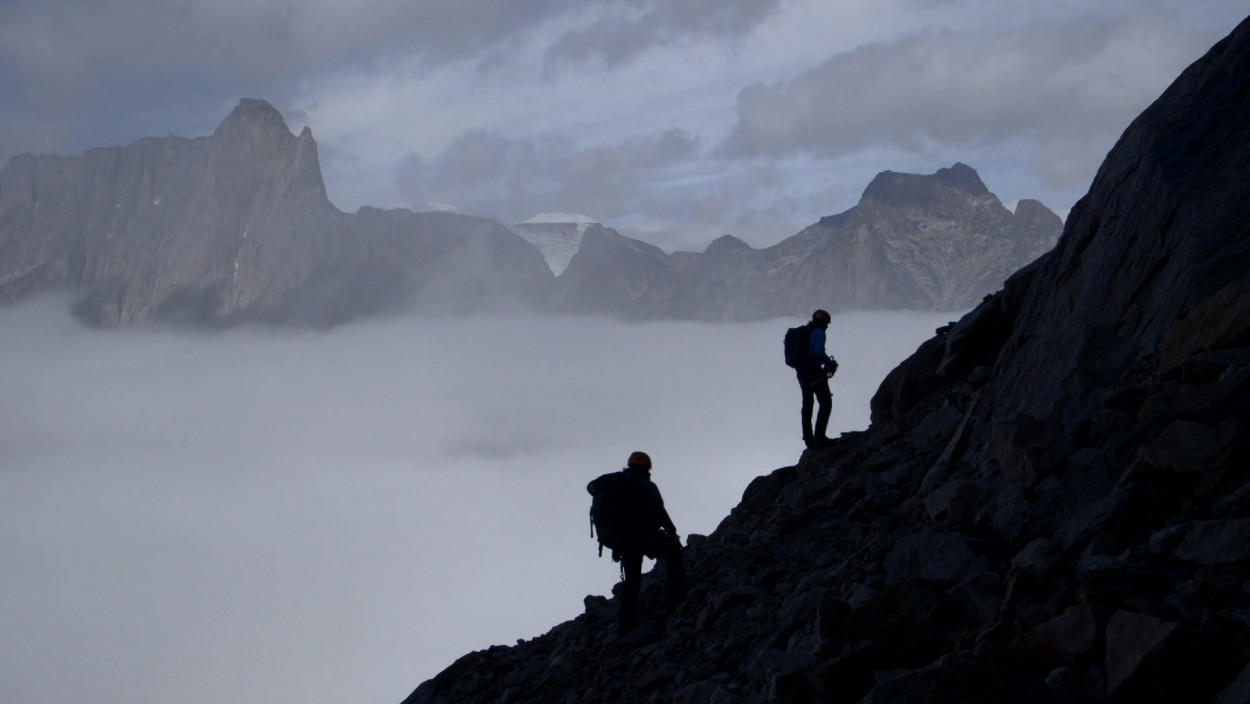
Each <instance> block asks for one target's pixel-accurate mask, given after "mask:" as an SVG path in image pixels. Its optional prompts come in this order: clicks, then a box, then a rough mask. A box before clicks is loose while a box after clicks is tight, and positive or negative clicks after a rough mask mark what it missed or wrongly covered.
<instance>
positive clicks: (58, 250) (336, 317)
mask: <svg viewBox="0 0 1250 704" xmlns="http://www.w3.org/2000/svg"><path fill="white" fill-rule="evenodd" d="M551 278H552V277H551V273H550V271H549V270H548V269H547V267H546V265H545V264H544V263H543V261H542V257H541V255H540V254H539V253H538V252H537V251H536V250H534V249H533V248H532V247H530V246H529V245H528V244H527V243H525V242H524V241H523V240H521V239H520V238H519V237H517V236H516V235H515V234H514V233H512V232H510V231H509V230H508V229H507V228H505V227H503V226H502V225H499V224H498V223H496V222H494V221H491V220H484V219H480V218H470V217H465V216H460V215H453V214H450V213H420V214H416V213H411V212H408V211H406V210H391V211H382V210H376V209H373V208H364V209H362V210H361V211H360V212H359V213H356V214H346V213H342V212H340V211H338V210H337V209H336V208H335V207H334V206H333V205H332V204H331V203H330V201H329V200H328V199H327V198H326V192H325V186H324V184H323V182H322V179H321V170H320V167H319V165H318V160H317V145H316V143H315V142H314V141H313V138H312V133H311V132H310V131H309V130H308V128H304V131H303V133H301V134H300V135H299V136H298V137H296V136H295V135H293V134H291V132H290V130H288V129H287V126H286V124H285V122H283V120H282V116H281V115H279V114H278V111H277V110H275V109H274V108H273V107H272V106H270V105H269V104H268V103H265V102H263V101H259V100H247V99H245V100H243V101H242V102H240V103H239V106H238V107H237V108H236V109H235V110H234V111H233V112H232V113H231V114H230V115H229V116H228V117H227V118H226V119H225V121H223V122H222V123H221V126H219V127H218V128H217V130H216V131H215V132H214V133H213V134H212V135H211V136H209V137H200V138H196V139H182V138H178V137H168V138H162V139H142V140H139V141H138V142H135V143H134V144H131V145H129V146H125V147H112V148H107V149H92V150H90V151H88V152H86V153H85V154H83V155H82V156H78V157H58V156H35V155H31V154H26V155H22V156H18V157H15V158H14V159H12V160H11V161H10V163H9V164H8V165H7V166H6V167H5V168H4V170H3V171H0V303H8V302H12V301H16V300H20V299H21V298H24V297H26V296H27V295H30V294H32V293H38V292H40V291H44V290H49V289H54V288H74V289H77V290H79V291H82V292H83V293H84V294H85V296H86V298H85V300H84V301H83V302H82V304H81V305H79V307H78V311H77V312H78V314H79V315H80V316H81V317H83V318H84V319H86V320H87V321H89V322H92V323H95V324H100V325H111V324H115V323H118V322H138V321H144V320H156V321H174V322H190V323H200V324H227V323H232V322H242V321H249V320H266V321H280V322H295V323H310V324H329V323H334V322H339V321H343V320H347V319H350V318H352V317H354V316H357V315H362V314H369V313H377V312H380V311H384V310H391V309H396V308H401V307H408V306H412V305H416V306H425V307H428V308H433V309H436V310H443V311H446V310H451V311H456V310H461V309H465V308H468V309H473V308H476V307H480V306H482V305H487V304H489V303H490V302H491V301H493V300H494V299H495V298H501V297H502V298H508V297H511V298H521V299H528V300H531V301H533V302H539V300H540V299H541V297H542V296H543V295H545V291H546V288H547V287H548V286H549V285H550V281H551Z"/></svg>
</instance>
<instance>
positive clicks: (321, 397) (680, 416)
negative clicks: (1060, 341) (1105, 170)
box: [0, 297, 956, 704]
mask: <svg viewBox="0 0 1250 704" xmlns="http://www.w3.org/2000/svg"><path fill="white" fill-rule="evenodd" d="M67 309H68V302H67V300H66V299H63V298H56V297H52V298H44V299H40V300H36V301H32V302H30V303H26V304H23V305H21V306H18V307H15V308H9V309H6V310H3V311H0V330H3V331H4V333H3V335H0V556H3V560H4V569H3V571H0V627H2V629H3V632H4V638H3V639H2V640H0V701H7V702H36V701H37V702H41V703H44V704H59V703H62V702H64V703H67V704H68V703H69V702H81V701H91V702H94V703H96V704H114V703H116V704H122V703H123V702H124V703H126V704H144V703H152V704H157V703H160V704H165V703H166V702H170V701H194V702H198V703H201V704H247V703H252V702H255V703H261V702H274V701H298V702H302V703H304V704H332V703H333V704H339V703H345V702H361V701H370V702H387V701H399V700H401V699H403V697H405V696H406V695H407V694H408V692H410V691H411V690H412V689H413V688H414V687H415V686H416V685H417V684H419V683H420V682H421V681H423V680H425V679H428V678H429V677H431V676H433V675H434V674H436V673H437V672H439V671H440V670H441V669H442V668H444V667H446V666H447V665H449V664H450V663H451V662H452V661H453V660H455V659H456V658H457V657H459V656H460V655H462V654H464V653H467V652H469V651H472V650H477V649H481V648H485V647H488V646H490V645H494V644H511V643H513V642H515V641H516V640H517V639H519V638H532V637H535V636H538V635H541V634H542V633H544V632H546V631H547V630H549V629H550V628H551V627H552V626H554V625H556V624H557V623H559V622H561V621H564V620H567V619H570V618H573V617H574V616H576V615H577V614H578V613H580V611H581V609H582V598H583V597H584V596H585V595H587V594H609V593H610V590H611V588H612V585H613V584H614V583H615V581H616V580H617V577H618V573H617V566H616V565H615V564H613V563H612V562H611V560H609V559H608V558H607V557H606V556H605V557H603V558H599V557H597V548H596V543H595V542H594V541H593V540H591V539H590V537H589V524H588V519H587V509H588V508H589V496H588V495H587V494H586V491H585V485H586V483H587V482H588V481H589V480H590V479H593V478H594V477H595V476H598V475H599V474H602V473H604V472H608V471H613V470H615V469H619V468H620V467H621V466H622V464H623V462H624V460H625V458H626V457H627V456H628V454H629V453H630V452H631V451H633V450H645V451H647V452H648V453H650V454H651V456H652V457H653V459H654V462H655V469H654V471H653V473H652V477H653V479H654V480H655V481H656V483H657V484H658V485H659V487H660V489H661V490H662V491H663V493H664V497H665V501H666V503H667V505H668V508H669V512H670V513H671V514H672V516H673V519H674V521H675V522H676V524H677V527H678V530H679V531H680V532H681V533H682V534H683V536H684V535H687V534H690V533H702V534H707V533H710V532H712V531H713V530H714V529H715V528H716V526H717V524H718V523H719V522H720V520H721V519H722V518H723V517H724V516H725V515H726V514H727V513H728V512H729V510H730V509H731V508H732V507H733V506H734V505H735V504H736V503H737V502H738V500H739V499H740V498H741V495H742V491H743V489H744V488H745V487H746V485H747V484H748V483H749V482H750V480H751V479H753V478H754V477H756V476H758V475H761V474H765V473H768V472H770V471H772V470H773V469H776V468H778V467H782V466H786V465H791V464H794V463H795V462H796V461H797V460H798V458H799V455H800V453H801V452H802V449H803V448H802V442H801V440H800V433H799V413H798V407H799V393H798V387H797V385H796V383H795V381H794V377H793V372H792V371H791V370H789V369H788V368H786V367H785V366H784V365H783V363H782V350H781V338H782V334H783V333H784V331H785V329H786V328H787V327H789V326H790V325H795V324H798V323H799V322H801V321H797V320H774V321H769V322H763V323H749V324H705V323H685V322H683V323H677V322H655V323H645V324H624V323H619V322H612V321H609V320H604V319H595V318H562V317H544V316H535V315H493V316H479V317H472V318H466V319H438V318H421V317H399V318H389V319H378V320H371V321H366V322H360V323H355V324H351V325H346V326H343V327H340V328H336V329H333V330H329V331H307V330H304V331H296V330H282V329H271V328H259V327H258V328H242V329H232V330H227V331H198V332H197V331H171V330H152V329H140V330H135V329H127V330H111V331H100V330H90V329H87V328H85V327H82V326H80V325H79V324H77V323H76V322H74V321H73V320H72V319H70V318H69V316H68V314H67V313H66V311H67ZM955 317H956V316H955V315H954V314H949V313H936V314H933V313H925V314H921V313H871V314H870V313H856V314H848V315H840V316H837V317H835V318H834V321H833V324H832V326H831V328H830V330H829V345H828V349H829V351H830V352H831V353H832V354H833V355H834V356H835V357H837V359H838V360H839V362H840V363H841V368H840V370H839V373H838V375H837V376H836V377H835V379H834V380H833V383H832V388H833V392H834V411H833V417H832V421H831V423H830V435H831V436H836V435H837V434H838V433H839V432H844V431H849V430H858V429H862V428H864V427H866V426H867V424H868V401H869V399H870V398H871V396H872V394H873V392H875V390H876V388H877V386H878V384H879V383H880V381H881V379H882V378H883V377H884V375H885V374H886V372H887V371H889V370H890V369H891V368H893V367H894V366H895V365H897V363H898V362H899V361H901V360H902V359H904V358H905V357H906V356H907V355H909V354H910V353H911V352H912V351H914V349H915V348H916V346H917V345H918V344H919V343H920V342H921V341H923V340H924V339H927V338H928V337H929V336H931V335H932V334H933V330H934V328H936V327H937V326H939V325H941V324H943V323H945V322H947V321H948V320H952V319H954V318H955Z"/></svg>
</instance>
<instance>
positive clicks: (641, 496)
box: [586, 452, 686, 635]
mask: <svg viewBox="0 0 1250 704" xmlns="http://www.w3.org/2000/svg"><path fill="white" fill-rule="evenodd" d="M586 491H588V492H590V495H591V496H592V497H594V498H593V499H592V500H591V505H590V520H591V536H592V537H594V535H595V532H596V531H597V532H598V537H599V554H600V555H602V554H603V548H604V547H607V548H608V549H610V550H611V551H612V559H613V560H615V561H617V562H619V563H621V578H622V580H623V582H624V584H623V586H622V591H621V596H620V601H621V604H620V611H619V615H618V624H619V628H618V633H619V634H620V635H625V634H626V633H628V632H629V631H630V630H632V629H633V628H634V626H636V625H637V624H638V592H639V589H640V588H641V587H642V558H643V557H644V556H646V557H650V558H652V559H657V560H664V562H665V571H666V572H667V573H668V599H669V604H670V605H671V606H675V605H676V604H677V603H679V602H680V601H681V599H682V597H683V596H684V595H685V588H686V586H685V580H686V573H685V568H684V567H683V565H682V560H681V536H679V535H678V534H677V528H676V526H674V525H673V519H671V518H669V515H668V511H667V510H665V508H664V499H663V498H662V497H661V496H660V489H659V487H657V486H656V485H655V483H653V482H652V481H651V457H650V456H649V455H647V453H645V452H634V453H632V454H630V456H629V460H628V461H627V462H626V467H625V469H623V470H621V471H619V472H612V473H609V474H605V475H603V476H601V477H599V478H598V479H595V480H594V481H592V482H591V483H590V484H588V485H587V486H586Z"/></svg>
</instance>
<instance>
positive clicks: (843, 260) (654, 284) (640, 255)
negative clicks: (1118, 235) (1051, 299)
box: [552, 163, 1063, 320]
mask: <svg viewBox="0 0 1250 704" xmlns="http://www.w3.org/2000/svg"><path fill="white" fill-rule="evenodd" d="M1062 227H1063V222H1062V221H1061V220H1060V219H1059V216H1057V215H1055V214H1054V213H1053V212H1051V211H1050V210H1049V209H1047V208H1046V206H1044V205H1042V204H1041V203H1040V202H1038V201H1030V200H1025V201H1021V202H1020V203H1019V204H1018V205H1017V207H1016V212H1015V213H1012V212H1011V211H1009V210H1007V208H1005V207H1003V205H1002V203H1000V202H999V200H998V198H997V197H996V196H995V195H994V194H993V193H990V191H989V189H987V188H986V186H985V184H984V183H982V181H981V179H980V177H979V176H978V175H977V173H976V171H974V170H973V169H972V168H971V167H969V166H967V165H965V164H959V163H957V164H955V165H954V166H952V167H950V168H948V169H940V170H938V171H937V172H936V173H934V174H931V175H920V174H903V173H895V172H891V171H886V172H883V173H881V174H878V175H877V177H876V178H874V179H873V181H872V182H871V183H870V184H869V185H868V187H867V188H866V189H865V190H864V194H863V197H862V198H861V199H860V201H859V203H858V204H857V205H856V206H855V207H853V208H851V209H850V210H848V211H846V212H844V213H841V214H838V215H831V216H828V217H825V218H821V220H820V221H819V222H817V223H815V224H813V225H812V226H810V227H807V228H805V229H804V230H802V231H800V232H799V233H797V234H795V235H793V236H791V237H788V238H786V239H784V240H782V241H781V242H779V243H777V244H775V245H773V246H771V247H767V248H764V249H754V248H752V247H750V246H749V245H747V243H745V242H743V241H742V240H740V239H737V238H735V237H733V236H732V235H725V236H723V237H721V238H719V239H717V240H716V241H714V242H713V243H712V244H711V245H709V246H708V248H707V249H706V250H705V251H704V252H702V253H694V252H676V253H673V254H671V255H670V254H666V253H664V252H663V251H661V250H660V249H659V248H657V247H653V246H651V245H649V244H647V243H645V242H641V241H639V240H635V239H631V238H628V237H624V236H622V235H620V234H619V233H617V232H616V231H614V230H610V229H607V228H598V229H597V230H594V231H590V230H588V231H587V232H586V233H585V234H584V235H583V238H582V243H583V246H582V249H581V250H579V252H578V254H577V255H575V256H574V257H573V259H572V260H571V261H570V262H569V265H568V268H567V269H566V270H565V272H564V274H563V275H562V276H561V277H560V278H559V279H557V281H556V283H555V294H554V298H553V303H552V306H553V308H555V309H556V310H561V311H569V312H576V313H609V314H614V315H621V316H624V317H629V318H636V319H647V318H677V319H694V320H758V319H765V318H771V317H779V316H794V315H806V314H807V313H810V312H811V311H812V310H814V309H816V308H825V309H828V310H831V311H835V312H837V311H845V310H883V309H903V310H967V309H969V308H971V307H972V306H974V305H976V304H977V303H978V302H979V301H980V300H981V299H982V298H983V297H985V296H986V295H988V294H990V293H993V292H994V291H995V290H997V289H998V288H999V287H1000V286H1001V285H1002V282H1003V280H1004V279H1006V278H1007V276H1009V275H1010V274H1011V273H1012V272H1013V271H1015V270H1016V269H1018V268H1020V267H1021V266H1024V265H1025V264H1027V263H1029V262H1031V261H1033V260H1034V259H1036V258H1037V257H1038V256H1039V255H1041V254H1042V253H1043V252H1046V251H1047V250H1049V249H1050V248H1051V247H1052V246H1053V245H1054V243H1055V240H1056V239H1057V238H1058V236H1059V232H1060V230H1061V229H1062Z"/></svg>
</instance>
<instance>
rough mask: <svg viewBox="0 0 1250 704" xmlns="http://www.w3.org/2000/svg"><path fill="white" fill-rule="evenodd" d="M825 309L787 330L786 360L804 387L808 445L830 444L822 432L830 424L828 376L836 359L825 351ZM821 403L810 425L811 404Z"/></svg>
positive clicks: (831, 375)
mask: <svg viewBox="0 0 1250 704" xmlns="http://www.w3.org/2000/svg"><path fill="white" fill-rule="evenodd" d="M830 320H831V318H830V317H829V313H828V311H825V310H817V311H816V312H815V313H812V319H811V320H810V321H808V323H807V324H806V325H801V326H799V327H797V328H790V329H789V330H787V331H786V339H785V348H786V349H785V352H786V364H787V365H789V366H790V367H793V368H794V372H795V376H797V377H798V380H799V388H800V389H801V390H802V391H803V408H802V411H801V416H802V418H803V444H804V445H806V446H807V447H809V448H812V447H823V446H825V445H828V444H829V438H828V437H826V436H825V432H826V429H827V428H828V426H829V411H830V406H831V405H832V402H833V394H832V393H830V391H829V379H830V378H831V377H833V373H834V372H836V371H837V370H838V363H837V362H836V361H835V360H834V359H833V358H832V357H830V356H829V355H828V354H826V353H825V330H827V329H828V328H829V321H830ZM814 402H819V403H820V408H819V409H818V410H817V411H816V427H815V431H814V432H813V428H812V406H813V405H815V404H814Z"/></svg>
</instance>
